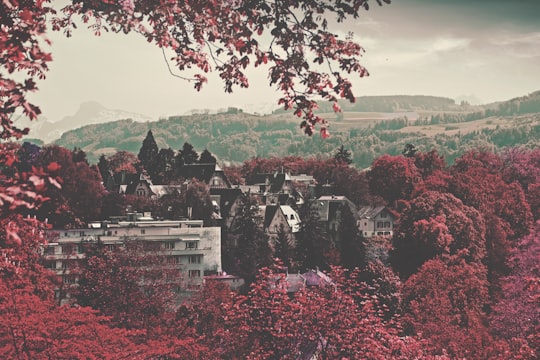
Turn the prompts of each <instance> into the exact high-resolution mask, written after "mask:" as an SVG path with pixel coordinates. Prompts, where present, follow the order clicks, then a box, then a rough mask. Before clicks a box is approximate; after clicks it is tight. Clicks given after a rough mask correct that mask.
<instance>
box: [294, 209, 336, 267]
mask: <svg viewBox="0 0 540 360" xmlns="http://www.w3.org/2000/svg"><path fill="white" fill-rule="evenodd" d="M315 206H317V204H316V203H313V204H312V203H311V202H306V203H305V204H304V205H303V206H302V207H301V208H300V218H301V219H302V221H301V222H300V230H299V231H298V232H297V233H296V234H295V236H296V260H297V262H298V268H299V270H301V271H303V270H307V269H315V268H320V269H323V270H326V269H329V268H330V265H337V262H335V261H334V260H336V259H333V258H332V256H330V255H331V254H332V253H333V252H335V248H334V244H331V242H330V239H329V236H328V235H327V233H326V230H325V227H324V226H323V224H322V223H321V222H320V221H319V213H318V211H317V209H316V208H315Z"/></svg>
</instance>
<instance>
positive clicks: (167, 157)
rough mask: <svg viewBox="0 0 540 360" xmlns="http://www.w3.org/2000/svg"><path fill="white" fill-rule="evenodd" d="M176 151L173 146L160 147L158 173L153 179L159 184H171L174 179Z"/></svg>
mask: <svg viewBox="0 0 540 360" xmlns="http://www.w3.org/2000/svg"><path fill="white" fill-rule="evenodd" d="M174 162H175V153H174V150H173V149H171V148H168V149H159V153H158V156H157V163H156V174H155V175H154V178H153V179H152V180H153V181H155V182H156V183H157V184H170V183H171V182H172V181H173V179H174V167H175V164H174Z"/></svg>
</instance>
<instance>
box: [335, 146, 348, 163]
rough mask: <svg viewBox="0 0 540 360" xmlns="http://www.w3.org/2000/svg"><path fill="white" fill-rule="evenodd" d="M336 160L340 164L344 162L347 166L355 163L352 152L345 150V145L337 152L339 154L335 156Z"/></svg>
mask: <svg viewBox="0 0 540 360" xmlns="http://www.w3.org/2000/svg"><path fill="white" fill-rule="evenodd" d="M334 159H336V160H337V161H338V162H342V163H345V164H347V165H349V164H351V163H352V162H353V161H352V158H351V152H350V151H349V150H347V149H345V147H344V146H343V145H341V146H340V147H339V149H338V150H337V152H336V153H335V154H334Z"/></svg>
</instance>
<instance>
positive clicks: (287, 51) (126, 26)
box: [0, 0, 390, 139]
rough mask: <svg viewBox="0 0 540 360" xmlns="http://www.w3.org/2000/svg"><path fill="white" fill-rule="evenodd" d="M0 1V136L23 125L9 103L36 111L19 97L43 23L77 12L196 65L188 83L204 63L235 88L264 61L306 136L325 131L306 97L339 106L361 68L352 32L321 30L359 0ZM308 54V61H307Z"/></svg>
mask: <svg viewBox="0 0 540 360" xmlns="http://www.w3.org/2000/svg"><path fill="white" fill-rule="evenodd" d="M377 2H378V3H379V4H382V2H381V1H377ZM384 2H386V3H389V2H390V1H389V0H384ZM1 6H2V7H1V9H0V14H1V15H0V16H1V18H0V20H1V23H2V24H3V25H4V26H3V28H2V31H1V33H0V45H1V46H0V49H5V50H3V51H2V52H0V56H1V58H0V59H1V61H0V64H2V68H3V70H4V71H1V73H2V78H1V80H2V83H3V84H4V85H3V90H2V101H3V103H4V105H3V106H2V107H3V108H4V109H5V111H4V112H2V113H1V114H0V123H1V124H2V128H3V131H2V133H1V136H2V138H3V139H6V138H9V137H12V136H15V137H20V136H22V135H23V134H25V133H27V132H28V130H27V129H22V130H21V129H17V128H16V127H15V126H14V125H13V120H12V116H13V114H15V113H16V112H17V111H23V112H24V114H25V115H26V116H27V117H29V118H30V119H32V120H33V119H36V118H37V116H38V115H39V114H40V110H39V108H38V107H37V106H35V105H33V104H31V103H30V102H28V100H27V94H28V93H29V92H33V91H36V90H37V86H36V83H35V81H34V80H35V79H36V78H44V77H45V75H46V72H47V71H48V64H49V63H50V62H51V61H52V56H51V54H50V53H47V52H45V51H44V50H43V45H44V43H48V40H47V37H46V36H47V30H48V25H49V21H50V23H52V28H53V30H63V31H64V32H65V33H66V35H67V36H71V34H72V31H73V30H74V29H75V28H76V22H75V21H74V18H75V17H77V16H81V17H82V18H83V21H84V22H85V23H88V22H90V28H91V29H93V30H94V32H95V34H96V35H99V34H100V33H101V32H102V31H113V32H124V33H129V32H135V33H139V34H141V35H142V36H143V37H144V38H145V39H146V40H147V41H149V42H151V43H155V44H156V45H157V46H159V47H162V48H165V49H168V50H170V51H172V52H173V53H174V56H172V57H170V58H169V61H171V62H173V63H174V65H175V66H176V67H177V68H178V69H179V70H185V69H190V68H198V69H199V71H200V72H201V73H195V74H194V75H193V76H192V77H184V78H185V79H189V80H191V81H192V83H193V84H194V88H195V89H196V90H200V89H201V87H202V86H203V84H204V83H205V82H207V78H206V77H205V76H204V75H203V73H206V72H209V71H210V70H215V71H216V72H217V73H218V74H219V76H220V77H221V79H222V80H223V82H224V85H225V91H226V92H232V91H233V88H234V87H238V86H239V87H243V88H245V87H248V86H249V82H248V78H247V77H246V74H245V72H244V71H245V68H247V67H248V66H249V65H251V66H266V67H267V68H268V74H269V78H270V86H277V87H278V88H279V89H280V91H282V92H283V97H282V98H281V99H279V104H280V105H282V106H283V107H284V108H285V109H293V110H294V113H295V114H296V115H297V116H299V117H302V116H303V117H304V121H303V122H302V127H303V128H304V130H305V132H306V133H307V134H312V133H313V132H314V129H315V125H321V135H323V137H326V136H328V133H327V129H326V122H325V121H324V120H323V119H322V118H320V117H319V116H317V115H315V114H314V110H315V108H316V103H315V101H314V100H313V99H315V98H317V97H320V98H322V99H325V100H328V101H333V102H334V109H335V111H337V112H339V105H338V104H337V100H338V98H346V99H348V100H350V101H354V99H355V98H354V95H353V93H352V90H351V87H352V86H351V82H350V80H349V79H347V77H346V76H344V75H345V74H351V73H354V74H356V75H358V76H360V77H363V76H367V75H368V71H367V70H366V68H364V67H363V66H362V65H361V63H360V58H361V55H362V53H363V51H364V49H363V48H362V47H361V46H360V45H359V44H357V43H355V42H354V41H353V40H352V37H351V36H348V37H345V38H343V39H342V38H341V37H339V36H338V35H337V34H336V33H333V32H331V31H330V24H331V23H332V22H331V21H330V20H332V19H330V17H331V16H332V15H335V16H336V17H337V21H338V22H342V21H345V20H346V19H348V18H357V17H358V16H360V12H361V11H362V9H366V10H367V9H368V8H369V4H368V1H367V0H349V1H345V2H344V1H337V0H335V1H330V2H311V1H301V2H296V1H290V0H280V1H276V2H273V3H271V4H268V3H266V2H258V3H251V2H235V3H233V4H228V3H221V2H215V1H211V2H198V3H196V4H190V3H179V4H178V3H173V2H160V3H159V4H156V3H153V2H150V1H136V2H135V1H132V0H128V1H123V2H118V3H111V2H101V1H84V2H79V1H74V2H73V3H71V4H69V5H68V6H66V7H64V8H63V9H62V12H61V13H59V14H58V13H55V10H54V8H53V7H52V6H50V5H49V4H48V3H47V2H36V3H34V2H22V1H16V2H10V3H9V4H8V3H6V4H2V5H1ZM162 14H169V16H162ZM55 15H56V16H55ZM51 18H52V20H51ZM207 44H208V47H206V45H207ZM311 58H312V59H313V60H314V62H315V65H311V61H308V59H311ZM321 64H330V68H329V69H328V71H326V72H325V71H320V70H319V69H320V66H319V65H321ZM332 65H333V66H334V67H335V68H336V69H339V71H335V70H334V69H333V68H332ZM21 73H22V74H21ZM177 76H179V77H182V76H181V75H177ZM297 79H298V80H297ZM295 80H297V81H295Z"/></svg>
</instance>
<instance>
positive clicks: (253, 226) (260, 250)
mask: <svg viewBox="0 0 540 360" xmlns="http://www.w3.org/2000/svg"><path fill="white" fill-rule="evenodd" d="M240 201H241V203H240V205H239V206H238V208H237V211H236V214H235V218H234V221H233V223H232V224H231V230H230V232H229V233H228V236H229V237H231V239H229V241H230V240H233V242H234V243H235V244H236V246H235V248H236V249H235V251H234V253H235V255H236V256H235V259H236V261H237V264H236V269H235V270H236V271H237V273H238V274H239V275H240V276H241V277H243V278H244V280H245V282H246V284H248V285H249V284H251V283H252V282H253V281H254V280H255V277H256V275H257V270H258V269H260V268H262V267H264V266H267V265H269V264H270V263H271V261H272V254H271V249H270V244H269V241H268V238H267V236H266V235H265V234H264V232H263V230H262V218H261V214H260V212H259V207H258V205H257V202H256V201H255V200H253V199H251V198H249V197H248V196H246V195H244V196H242V197H241V198H240Z"/></svg>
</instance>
